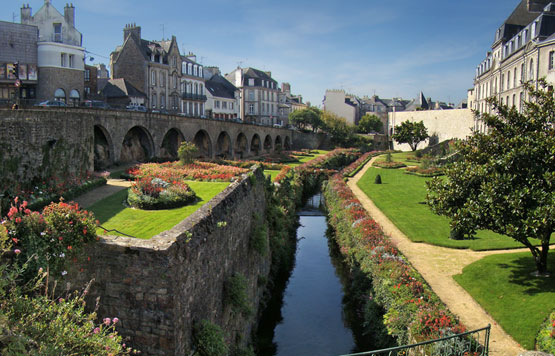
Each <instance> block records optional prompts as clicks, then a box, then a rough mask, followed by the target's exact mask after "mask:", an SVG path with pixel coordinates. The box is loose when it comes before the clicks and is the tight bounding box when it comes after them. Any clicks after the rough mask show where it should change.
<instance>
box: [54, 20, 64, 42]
mask: <svg viewBox="0 0 555 356" xmlns="http://www.w3.org/2000/svg"><path fill="white" fill-rule="evenodd" d="M52 25H53V26H54V42H62V24H61V23H54V24H52Z"/></svg>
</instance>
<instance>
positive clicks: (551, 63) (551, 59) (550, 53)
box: [549, 51, 555, 69]
mask: <svg viewBox="0 0 555 356" xmlns="http://www.w3.org/2000/svg"><path fill="white" fill-rule="evenodd" d="M553 57H555V52H554V51H551V52H549V69H553V64H554V63H553V59H554V58H553Z"/></svg>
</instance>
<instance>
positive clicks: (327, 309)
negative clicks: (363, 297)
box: [258, 195, 368, 356]
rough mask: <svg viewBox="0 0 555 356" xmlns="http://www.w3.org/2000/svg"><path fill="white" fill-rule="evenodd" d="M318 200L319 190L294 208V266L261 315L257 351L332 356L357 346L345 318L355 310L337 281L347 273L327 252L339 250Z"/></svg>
mask: <svg viewBox="0 0 555 356" xmlns="http://www.w3.org/2000/svg"><path fill="white" fill-rule="evenodd" d="M320 199H321V196H320V195H316V196H314V197H312V198H311V199H309V201H308V203H307V205H306V206H305V207H304V208H303V209H302V210H301V211H300V212H299V213H298V215H299V223H300V226H299V228H298V229H297V240H298V243H297V252H296V257H295V266H294V268H293V271H292V273H291V276H290V278H289V280H288V281H287V282H285V281H284V282H283V283H284V284H285V285H284V286H282V289H281V291H278V292H277V293H276V294H275V295H274V296H273V300H272V301H271V302H270V305H269V306H268V308H267V311H266V312H265V315H264V316H263V319H262V320H261V324H260V326H259V334H258V340H259V342H258V356H267V355H268V356H276V355H277V356H296V355H319V356H325V355H330V356H336V355H341V354H346V353H351V352H358V351H360V350H359V347H357V345H356V339H357V337H355V336H354V335H355V334H356V332H353V331H352V330H351V328H350V325H352V324H353V322H352V320H349V319H352V318H349V317H347V316H352V315H353V314H356V313H353V311H349V310H348V306H347V305H348V304H349V303H348V301H346V299H348V298H345V296H344V291H343V289H344V287H343V285H342V283H341V280H342V279H343V280H345V279H346V278H347V277H345V273H344V268H342V265H341V263H340V262H339V261H338V260H334V261H332V257H330V255H337V254H335V253H332V252H333V251H332V250H333V249H334V245H333V243H330V244H328V238H327V237H326V230H327V222H326V217H325V216H324V213H323V212H322V211H321V210H320V209H319V205H320ZM335 258H337V257H335ZM334 265H335V266H337V268H336V267H335V266H334ZM276 289H279V287H278V288H276ZM354 329H356V326H355V327H354ZM361 347H368V346H367V345H364V346H361ZM366 350H368V349H367V348H366Z"/></svg>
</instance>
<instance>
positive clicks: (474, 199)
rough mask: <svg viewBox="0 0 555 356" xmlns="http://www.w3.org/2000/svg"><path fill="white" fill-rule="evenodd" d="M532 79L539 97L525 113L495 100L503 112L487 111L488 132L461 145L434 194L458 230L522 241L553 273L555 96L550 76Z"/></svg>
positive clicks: (542, 270) (540, 267)
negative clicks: (550, 265) (548, 81)
mask: <svg viewBox="0 0 555 356" xmlns="http://www.w3.org/2000/svg"><path fill="white" fill-rule="evenodd" d="M524 85H525V90H526V92H528V93H529V95H530V98H531V99H530V101H529V102H526V103H524V107H523V112H522V113H520V112H518V111H517V110H516V108H515V107H508V106H507V105H503V104H499V103H498V102H497V100H496V99H490V100H489V102H490V104H491V105H492V106H493V108H494V112H495V114H481V115H479V118H480V119H481V120H482V121H483V122H484V123H485V125H486V126H487V128H488V133H487V134H484V133H478V132H475V133H474V135H473V136H471V137H469V138H468V139H467V140H466V141H463V142H461V143H459V144H458V148H459V150H460V153H461V157H462V158H461V160H460V161H458V162H456V163H454V164H453V165H452V166H451V167H450V168H447V169H446V171H445V173H446V176H447V179H445V180H443V179H438V178H435V179H433V180H432V181H431V182H429V183H428V194H427V197H426V199H427V203H428V204H429V205H430V207H431V208H432V211H433V212H435V213H436V214H439V215H444V216H447V217H449V218H450V219H451V227H452V228H453V229H454V230H458V231H464V232H465V233H470V234H472V233H473V232H475V231H476V230H477V229H489V230H491V231H494V232H497V233H499V234H503V235H506V236H509V237H511V238H513V239H515V240H516V241H518V242H520V243H522V244H523V245H525V246H526V247H528V248H529V249H530V251H531V253H532V256H533V258H534V261H535V263H536V268H537V273H538V274H539V275H545V274H547V253H548V250H549V240H550V238H551V235H552V234H553V232H554V229H555V129H554V124H555V122H554V113H555V100H554V98H553V93H552V92H550V91H545V88H546V83H545V81H543V80H542V81H540V89H535V88H534V86H533V85H531V84H530V83H526V84H524ZM477 115H478V114H477ZM531 238H536V239H538V240H539V242H540V247H538V246H535V243H534V242H533V241H531V240H530V239H531Z"/></svg>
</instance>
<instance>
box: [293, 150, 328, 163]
mask: <svg viewBox="0 0 555 356" xmlns="http://www.w3.org/2000/svg"><path fill="white" fill-rule="evenodd" d="M311 151H312V152H314V151H316V152H317V153H312V154H310V155H308V156H295V157H296V158H297V159H298V160H299V162H295V163H288V164H287V165H288V166H291V167H297V166H300V165H301V164H303V163H305V162H308V161H312V160H313V159H314V158H316V157H319V156H322V155H325V154H326V153H328V152H329V151H326V150H311Z"/></svg>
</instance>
